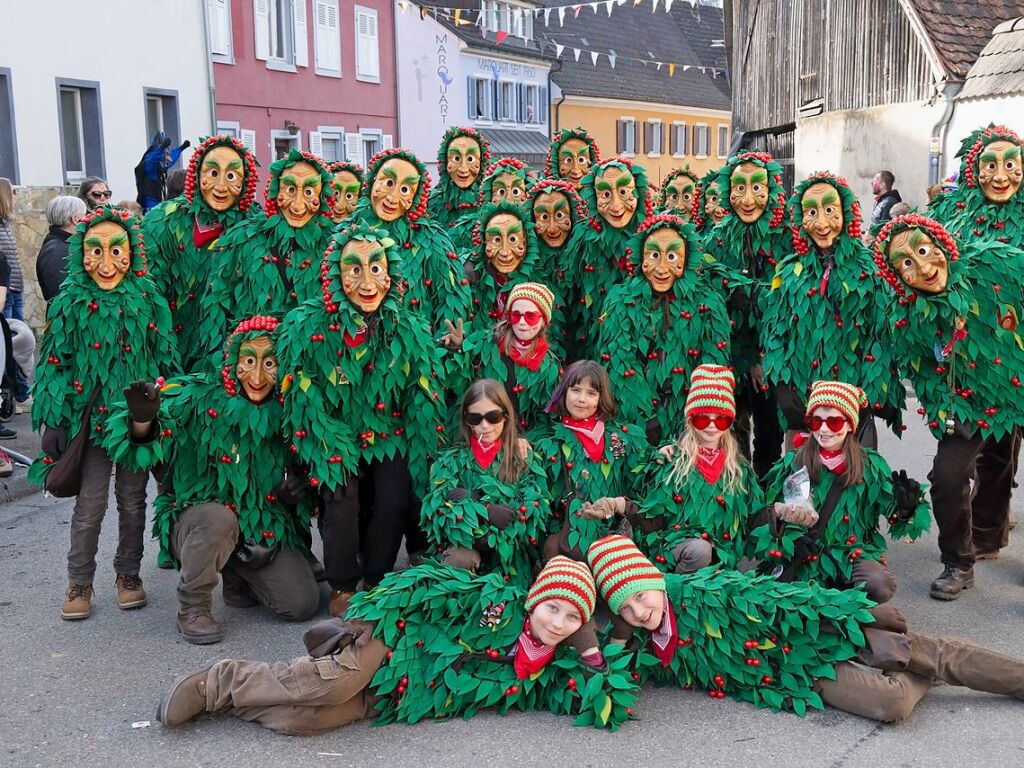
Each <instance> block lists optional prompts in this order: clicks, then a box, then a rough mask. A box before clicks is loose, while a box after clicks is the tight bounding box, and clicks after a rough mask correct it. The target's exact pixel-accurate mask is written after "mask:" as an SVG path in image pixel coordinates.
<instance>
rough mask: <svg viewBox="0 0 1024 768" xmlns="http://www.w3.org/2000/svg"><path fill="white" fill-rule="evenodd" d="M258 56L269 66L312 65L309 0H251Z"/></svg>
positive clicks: (288, 67) (274, 67) (270, 67)
mask: <svg viewBox="0 0 1024 768" xmlns="http://www.w3.org/2000/svg"><path fill="white" fill-rule="evenodd" d="M252 3H253V24H254V27H255V37H256V46H255V49H256V54H255V55H256V58H257V59H260V60H261V61H266V62H267V69H280V70H285V71H289V72H292V71H295V68H296V67H308V66H309V41H308V33H307V23H306V0H252Z"/></svg>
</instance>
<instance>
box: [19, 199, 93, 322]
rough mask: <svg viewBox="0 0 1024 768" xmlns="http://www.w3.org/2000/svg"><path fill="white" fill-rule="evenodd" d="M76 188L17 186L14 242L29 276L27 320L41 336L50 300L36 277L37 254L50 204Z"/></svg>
mask: <svg viewBox="0 0 1024 768" xmlns="http://www.w3.org/2000/svg"><path fill="white" fill-rule="evenodd" d="M77 191H78V190H77V188H74V187H17V194H16V195H15V196H14V227H13V229H14V241H15V243H17V245H18V260H19V261H20V262H21V272H22V274H23V275H24V277H25V322H27V323H28V324H29V325H30V326H32V329H33V330H34V331H35V332H36V338H39V337H40V336H41V332H42V329H43V325H44V324H45V322H46V302H45V301H43V294H42V293H40V291H39V281H37V280H36V256H38V255H39V248H40V246H42V244H43V238H45V237H46V233H47V232H49V231H50V225H49V224H47V223H46V204H47V203H49V202H50V201H51V200H52V199H53V198H55V197H57V196H58V195H74V194H76V193H77Z"/></svg>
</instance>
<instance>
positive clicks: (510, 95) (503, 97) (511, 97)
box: [498, 80, 516, 122]
mask: <svg viewBox="0 0 1024 768" xmlns="http://www.w3.org/2000/svg"><path fill="white" fill-rule="evenodd" d="M515 85H516V84H515V83H510V82H506V81H504V80H503V81H501V82H500V83H498V119H499V120H502V121H504V122H509V121H511V120H515V114H516V97H515V91H516V87H515Z"/></svg>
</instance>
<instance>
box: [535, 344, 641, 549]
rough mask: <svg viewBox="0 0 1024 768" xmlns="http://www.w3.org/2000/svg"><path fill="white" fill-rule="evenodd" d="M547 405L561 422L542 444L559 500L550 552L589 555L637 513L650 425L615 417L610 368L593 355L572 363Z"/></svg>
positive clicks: (551, 486) (553, 495)
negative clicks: (645, 426)
mask: <svg viewBox="0 0 1024 768" xmlns="http://www.w3.org/2000/svg"><path fill="white" fill-rule="evenodd" d="M545 411H546V412H548V413H550V414H552V415H554V416H555V420H554V423H553V424H552V426H551V434H550V435H549V436H547V437H545V438H543V439H541V440H538V441H537V444H536V445H535V446H534V450H535V451H536V453H537V454H538V455H539V456H540V458H541V462H542V464H543V466H544V468H545V470H546V472H547V481H548V489H549V493H550V496H551V498H552V499H553V500H554V504H553V517H552V523H553V525H552V526H550V527H549V530H550V531H551V534H550V535H549V536H548V538H547V541H545V543H544V549H543V553H542V555H543V559H544V560H548V559H550V558H551V557H553V556H554V555H567V556H569V557H572V558H574V559H576V560H582V559H583V557H584V554H585V553H586V551H587V547H588V546H590V545H591V544H592V543H593V542H594V541H595V540H596V539H598V538H600V537H601V536H604V535H606V534H607V533H608V532H609V530H610V529H611V528H613V527H615V528H618V527H620V526H621V525H622V524H623V519H624V518H625V517H626V516H628V515H633V514H635V513H636V510H637V504H636V503H635V502H633V501H631V500H630V498H629V497H630V496H631V495H633V493H634V492H635V491H636V490H637V485H638V484H639V482H640V481H641V480H642V475H641V474H640V473H639V472H638V471H637V470H638V467H639V465H640V464H641V463H642V462H643V460H644V458H645V451H646V449H647V442H646V440H645V438H644V431H643V428H642V427H640V426H639V425H636V424H628V423H624V422H620V421H618V420H616V419H615V414H616V404H615V397H614V396H613V395H612V386H611V382H610V381H609V379H608V373H607V371H605V369H604V368H602V367H601V366H600V365H599V364H598V363H596V362H594V361H593V360H577V361H576V362H575V363H573V364H572V365H571V366H569V368H568V369H567V370H566V371H565V374H564V375H563V376H562V380H561V381H560V382H559V384H558V387H557V388H556V389H555V392H554V394H553V395H552V397H551V400H550V401H549V402H548V404H547V407H546V408H545Z"/></svg>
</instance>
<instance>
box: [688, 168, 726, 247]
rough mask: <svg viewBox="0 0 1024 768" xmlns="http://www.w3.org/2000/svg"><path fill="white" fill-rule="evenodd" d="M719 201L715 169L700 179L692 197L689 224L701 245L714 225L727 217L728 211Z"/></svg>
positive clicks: (720, 191) (719, 192)
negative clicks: (698, 236) (698, 237)
mask: <svg viewBox="0 0 1024 768" xmlns="http://www.w3.org/2000/svg"><path fill="white" fill-rule="evenodd" d="M721 200H722V190H721V188H720V187H719V186H718V169H717V168H716V169H714V170H711V171H708V172H707V173H705V174H704V175H703V176H701V177H700V181H698V182H697V190H696V192H695V193H694V196H693V210H692V212H691V213H690V223H691V224H693V227H694V229H696V230H697V234H698V235H700V238H701V243H702V244H704V243H706V241H707V239H708V237H709V236H710V234H711V230H713V229H714V228H715V225H716V224H719V223H721V221H722V220H723V219H724V218H725V217H726V216H728V215H729V211H728V210H726V209H725V208H723V207H722V205H721Z"/></svg>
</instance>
